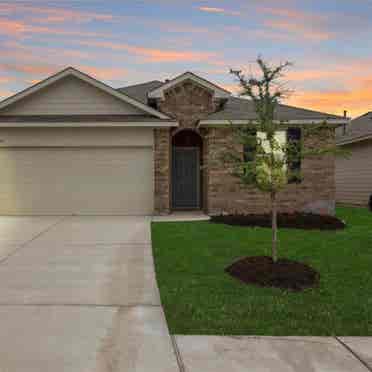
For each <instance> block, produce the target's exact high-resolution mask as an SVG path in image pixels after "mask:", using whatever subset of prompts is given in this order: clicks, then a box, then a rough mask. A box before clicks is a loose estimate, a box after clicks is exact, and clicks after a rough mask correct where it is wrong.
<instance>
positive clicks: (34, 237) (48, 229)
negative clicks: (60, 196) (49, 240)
mask: <svg viewBox="0 0 372 372" xmlns="http://www.w3.org/2000/svg"><path fill="white" fill-rule="evenodd" d="M68 217H71V216H63V217H62V218H60V219H59V220H58V221H56V222H55V223H53V224H51V225H50V226H48V227H47V228H46V229H45V230H42V231H40V232H39V233H38V234H36V235H35V236H33V237H32V238H31V239H30V240H27V241H26V242H24V243H22V244H20V245H19V247H18V248H17V249H15V250H14V251H12V252H11V253H9V254H8V256H6V257H4V258H3V259H1V260H0V265H2V264H4V263H5V262H6V261H8V259H9V258H10V257H12V256H14V255H15V254H16V253H17V252H19V251H20V250H22V249H23V248H25V247H26V246H27V245H28V244H30V243H31V242H33V241H34V240H36V239H38V238H39V237H40V236H41V235H44V234H45V233H47V232H48V231H50V230H51V229H52V228H53V227H55V226H57V225H59V224H60V223H61V222H63V221H64V220H66V219H67V218H68Z"/></svg>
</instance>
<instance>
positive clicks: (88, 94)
mask: <svg viewBox="0 0 372 372" xmlns="http://www.w3.org/2000/svg"><path fill="white" fill-rule="evenodd" d="M2 114H6V115H48V114H49V115H71V114H72V115H73V114H76V115H78V114H80V115H85V114H86V115H88V114H102V115H103V114H130V115H136V114H143V111H141V110H139V109H138V108H136V107H134V106H132V105H130V104H128V103H125V102H123V101H121V100H119V99H117V98H115V97H113V96H111V95H110V94H108V93H106V92H103V91H102V90H100V89H98V88H95V87H93V86H91V85H90V84H88V83H86V82H84V81H82V80H80V79H78V78H76V77H73V76H69V77H66V78H64V79H61V80H59V81H57V82H56V83H54V84H52V85H50V86H49V87H46V88H44V89H41V90H40V91H39V92H36V93H34V94H32V95H30V96H29V97H26V98H24V99H22V100H20V101H19V102H17V103H14V104H13V105H10V106H9V107H8V108H6V109H4V110H3V111H2Z"/></svg>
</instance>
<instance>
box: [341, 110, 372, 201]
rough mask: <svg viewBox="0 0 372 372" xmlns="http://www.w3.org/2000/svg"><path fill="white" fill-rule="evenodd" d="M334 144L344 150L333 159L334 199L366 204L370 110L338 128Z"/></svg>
mask: <svg viewBox="0 0 372 372" xmlns="http://www.w3.org/2000/svg"><path fill="white" fill-rule="evenodd" d="M336 144H337V145H338V146H339V147H340V148H341V149H343V150H344V154H340V155H338V156H337V158H336V200H337V202H338V203H342V204H350V205H359V206H367V205H368V203H369V198H370V197H371V196H372V112H367V113H365V114H364V115H362V116H360V117H358V118H356V119H354V120H351V121H350V124H349V125H346V126H344V127H340V128H338V129H337V135H336Z"/></svg>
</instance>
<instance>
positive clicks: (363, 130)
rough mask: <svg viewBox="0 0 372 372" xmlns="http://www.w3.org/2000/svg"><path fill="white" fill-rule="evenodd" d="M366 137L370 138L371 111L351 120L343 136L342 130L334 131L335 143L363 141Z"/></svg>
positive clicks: (371, 129)
mask: <svg viewBox="0 0 372 372" xmlns="http://www.w3.org/2000/svg"><path fill="white" fill-rule="evenodd" d="M366 136H372V111H370V112H367V113H365V114H364V115H362V116H359V117H358V118H356V119H354V120H351V121H350V124H349V125H348V126H347V127H346V132H345V134H344V132H343V129H342V128H338V129H337V131H336V142H337V143H344V142H350V141H352V142H354V141H358V140H363V139H364V138H365V137H366Z"/></svg>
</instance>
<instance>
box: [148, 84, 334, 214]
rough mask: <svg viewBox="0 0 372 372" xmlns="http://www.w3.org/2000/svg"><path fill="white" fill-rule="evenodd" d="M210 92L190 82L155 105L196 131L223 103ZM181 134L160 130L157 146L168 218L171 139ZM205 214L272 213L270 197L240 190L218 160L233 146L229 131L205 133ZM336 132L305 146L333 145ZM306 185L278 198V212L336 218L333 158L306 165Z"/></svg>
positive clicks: (159, 185) (159, 200)
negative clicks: (197, 126)
mask: <svg viewBox="0 0 372 372" xmlns="http://www.w3.org/2000/svg"><path fill="white" fill-rule="evenodd" d="M212 98H213V96H212V93H211V92H209V91H208V90H206V89H204V88H202V87H200V86H199V85H197V84H194V83H192V82H191V81H185V82H183V83H182V84H180V85H178V86H175V87H173V88H172V89H170V90H168V91H167V92H165V99H164V100H163V101H159V102H157V107H158V109H159V110H160V111H162V112H164V113H166V114H167V115H169V116H171V117H173V118H175V119H177V121H178V122H179V124H180V127H181V128H193V129H195V127H196V125H197V124H198V122H199V120H201V119H203V118H205V117H206V116H208V114H210V113H211V112H214V111H215V110H216V109H217V108H218V105H219V102H215V101H213V99H212ZM176 130H179V128H175V129H173V130H172V129H171V130H169V129H156V130H154V141H155V212H156V213H158V214H162V213H169V212H170V209H171V202H170V197H171V138H172V134H173V133H174V132H175V131H176ZM199 134H200V135H201V137H202V138H203V155H202V156H203V160H202V161H203V168H202V169H203V171H202V172H203V174H202V182H203V192H202V194H203V195H202V200H203V209H204V211H205V212H207V213H209V214H219V213H235V212H240V213H262V212H266V211H268V210H269V207H270V201H269V197H268V195H266V194H264V193H262V192H260V191H259V190H257V189H254V188H253V187H251V186H248V187H247V186H246V185H242V184H241V183H240V182H239V180H238V179H237V178H235V177H232V176H231V175H230V174H229V172H228V170H226V168H225V167H224V166H222V165H221V166H220V165H219V164H218V162H216V161H215V159H216V157H218V154H221V153H222V152H223V151H226V149H227V148H228V147H229V146H232V145H234V144H233V141H232V133H231V129H229V128H203V129H201V130H200V131H199ZM333 141H334V131H333V130H331V129H329V130H326V131H323V132H322V133H320V134H318V135H316V136H313V137H311V138H307V139H306V141H305V147H308V148H310V147H312V146H314V145H319V144H322V145H323V144H327V143H333ZM302 174H303V180H302V182H301V183H300V184H290V185H288V186H287V187H286V189H285V190H284V191H282V192H281V193H280V196H279V199H280V211H283V212H293V211H307V212H315V213H321V214H333V213H334V200H335V182H334V158H333V156H331V155H327V156H323V157H320V156H318V157H312V158H307V159H305V160H303V162H302Z"/></svg>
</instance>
